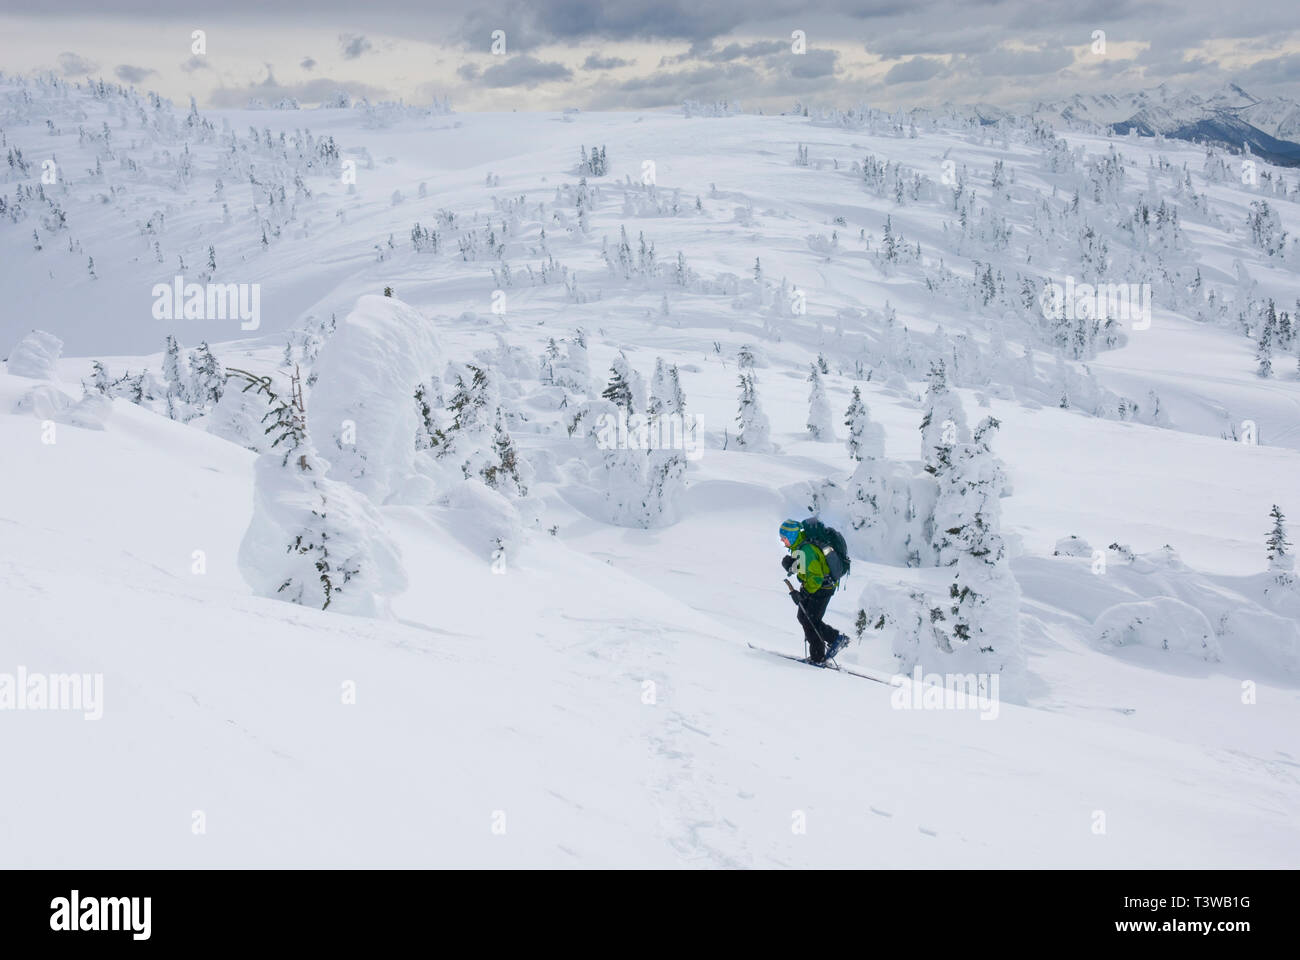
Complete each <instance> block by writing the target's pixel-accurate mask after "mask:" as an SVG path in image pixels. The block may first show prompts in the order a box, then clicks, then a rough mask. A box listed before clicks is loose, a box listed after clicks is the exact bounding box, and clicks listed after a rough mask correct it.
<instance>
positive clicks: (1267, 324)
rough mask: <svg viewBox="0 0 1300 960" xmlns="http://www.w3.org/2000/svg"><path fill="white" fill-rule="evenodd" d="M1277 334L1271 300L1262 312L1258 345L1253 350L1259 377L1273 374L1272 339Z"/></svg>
mask: <svg viewBox="0 0 1300 960" xmlns="http://www.w3.org/2000/svg"><path fill="white" fill-rule="evenodd" d="M1276 336H1277V311H1276V309H1275V308H1274V306H1273V301H1272V300H1270V301H1269V302H1268V307H1267V309H1266V310H1265V314H1264V323H1263V326H1261V328H1260V331H1259V345H1258V347H1257V349H1256V350H1255V360H1256V362H1257V363H1258V364H1259V368H1258V371H1257V372H1258V373H1259V375H1260V376H1261V377H1271V376H1273V341H1274V338H1275V337H1276Z"/></svg>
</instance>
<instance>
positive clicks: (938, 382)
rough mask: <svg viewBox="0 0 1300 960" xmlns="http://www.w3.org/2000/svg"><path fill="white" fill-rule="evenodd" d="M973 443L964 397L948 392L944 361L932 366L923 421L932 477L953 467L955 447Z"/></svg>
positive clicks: (923, 458)
mask: <svg viewBox="0 0 1300 960" xmlns="http://www.w3.org/2000/svg"><path fill="white" fill-rule="evenodd" d="M969 439H970V431H969V429H968V428H967V426H966V410H965V408H964V407H963V406H962V402H961V397H959V396H957V394H955V393H953V392H952V391H951V390H950V389H949V388H948V378H947V372H946V371H945V369H944V364H943V360H942V359H940V360H937V361H936V362H935V363H932V364H931V365H930V377H929V388H928V389H927V391H926V395H925V412H924V414H923V415H922V417H921V461H922V463H924V465H925V469H926V471H927V472H929V473H939V472H940V471H941V470H943V469H944V468H945V467H946V466H947V464H948V463H949V460H950V456H951V452H952V448H953V445H954V444H956V443H961V442H965V441H967V440H969Z"/></svg>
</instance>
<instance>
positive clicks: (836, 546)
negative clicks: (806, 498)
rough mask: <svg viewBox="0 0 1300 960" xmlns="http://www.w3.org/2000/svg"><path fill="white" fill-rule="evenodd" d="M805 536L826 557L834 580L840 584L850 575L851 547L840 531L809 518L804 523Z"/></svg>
mask: <svg viewBox="0 0 1300 960" xmlns="http://www.w3.org/2000/svg"><path fill="white" fill-rule="evenodd" d="M803 535H804V537H805V538H807V540H808V542H809V543H811V544H812V545H813V546H815V547H816V548H817V549H818V550H820V551H821V552H822V553H823V554H825V555H826V565H827V566H828V567H830V568H831V579H832V580H834V581H836V582H837V583H838V582H839V581H840V580H842V579H843V578H844V577H847V576H848V575H849V566H850V560H849V547H848V544H846V543H845V542H844V537H843V536H842V535H841V534H840V532H839V531H838V530H836V529H835V528H834V527H828V526H826V524H824V523H822V522H821V521H820V520H818V519H817V518H816V517H809V518H808V519H807V520H805V521H804V522H803Z"/></svg>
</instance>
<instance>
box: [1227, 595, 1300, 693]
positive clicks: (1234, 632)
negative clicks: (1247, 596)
mask: <svg viewBox="0 0 1300 960" xmlns="http://www.w3.org/2000/svg"><path fill="white" fill-rule="evenodd" d="M1219 637H1220V639H1222V641H1223V644H1224V647H1225V648H1226V649H1227V650H1229V651H1230V652H1232V653H1234V654H1237V655H1238V656H1239V658H1240V659H1241V660H1243V661H1244V662H1245V664H1247V665H1249V666H1252V667H1256V668H1262V669H1264V670H1265V671H1267V675H1268V676H1269V677H1270V678H1271V679H1276V678H1277V675H1278V674H1281V675H1282V676H1285V677H1286V678H1287V679H1290V680H1296V679H1300V624H1297V623H1296V621H1294V620H1288V619H1286V618H1285V617H1279V616H1277V615H1276V614H1273V613H1269V612H1268V611H1266V610H1260V609H1258V608H1251V607H1239V608H1237V609H1234V610H1229V611H1227V612H1226V613H1224V615H1223V616H1222V618H1221V619H1220V621H1219Z"/></svg>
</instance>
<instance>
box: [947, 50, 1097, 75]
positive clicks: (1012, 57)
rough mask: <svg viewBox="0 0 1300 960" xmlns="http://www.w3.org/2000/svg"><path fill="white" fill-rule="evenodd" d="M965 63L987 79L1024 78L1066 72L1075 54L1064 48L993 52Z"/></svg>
mask: <svg viewBox="0 0 1300 960" xmlns="http://www.w3.org/2000/svg"><path fill="white" fill-rule="evenodd" d="M965 62H966V63H968V64H970V66H971V67H973V68H974V70H975V71H976V72H977V73H980V74H982V75H983V76H986V77H1023V76H1034V75H1037V74H1042V73H1056V72H1057V71H1060V70H1064V69H1065V68H1066V67H1068V66H1069V65H1070V64H1072V63H1073V62H1074V54H1073V52H1071V51H1070V50H1066V49H1064V48H1063V47H1052V48H1048V49H1045V50H991V51H989V52H988V53H982V54H979V55H977V56H975V57H972V58H970V59H969V60H967V61H965Z"/></svg>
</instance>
